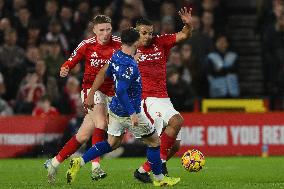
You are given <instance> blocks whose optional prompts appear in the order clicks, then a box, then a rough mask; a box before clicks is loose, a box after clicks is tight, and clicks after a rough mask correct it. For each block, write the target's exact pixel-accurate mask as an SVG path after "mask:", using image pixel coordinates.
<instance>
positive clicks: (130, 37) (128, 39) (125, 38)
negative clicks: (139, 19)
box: [121, 28, 140, 46]
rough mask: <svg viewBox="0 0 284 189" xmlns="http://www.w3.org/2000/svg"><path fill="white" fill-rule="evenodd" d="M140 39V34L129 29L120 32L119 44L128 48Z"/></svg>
mask: <svg viewBox="0 0 284 189" xmlns="http://www.w3.org/2000/svg"><path fill="white" fill-rule="evenodd" d="M139 37H140V34H139V32H138V31H137V30H135V29H134V28H129V29H126V30H123V31H122V32H121V42H122V44H126V45H128V46H131V45H133V44H134V43H135V42H136V41H137V40H138V39H139Z"/></svg>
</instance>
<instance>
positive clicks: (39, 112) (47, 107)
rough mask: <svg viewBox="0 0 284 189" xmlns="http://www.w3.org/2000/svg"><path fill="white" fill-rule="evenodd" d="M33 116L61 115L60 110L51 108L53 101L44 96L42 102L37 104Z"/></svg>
mask: <svg viewBox="0 0 284 189" xmlns="http://www.w3.org/2000/svg"><path fill="white" fill-rule="evenodd" d="M32 115H33V116H40V117H46V116H56V115H59V112H58V110H57V109H56V108H55V107H53V106H51V101H50V99H49V97H48V96H46V95H45V96H42V97H41V98H40V100H39V101H38V102H37V105H36V107H35V108H34V109H33V112H32Z"/></svg>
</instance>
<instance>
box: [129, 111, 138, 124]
mask: <svg viewBox="0 0 284 189" xmlns="http://www.w3.org/2000/svg"><path fill="white" fill-rule="evenodd" d="M130 119H131V123H132V125H133V126H134V127H136V126H138V116H137V114H136V113H134V114H132V115H130Z"/></svg>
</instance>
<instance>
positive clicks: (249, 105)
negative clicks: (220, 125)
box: [201, 99, 268, 113]
mask: <svg viewBox="0 0 284 189" xmlns="http://www.w3.org/2000/svg"><path fill="white" fill-rule="evenodd" d="M201 104H202V112H203V113H208V112H246V113H264V112H267V111H268V101H267V100H265V99H202V101H201Z"/></svg>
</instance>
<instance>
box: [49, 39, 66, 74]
mask: <svg viewBox="0 0 284 189" xmlns="http://www.w3.org/2000/svg"><path fill="white" fill-rule="evenodd" d="M44 61H45V63H46V67H47V74H48V75H50V76H53V77H55V78H57V77H58V75H59V70H60V67H61V65H62V64H63V63H64V56H63V54H62V50H61V46H60V44H59V43H57V42H52V43H50V44H49V52H48V53H47V55H46V57H45V58H44Z"/></svg>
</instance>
